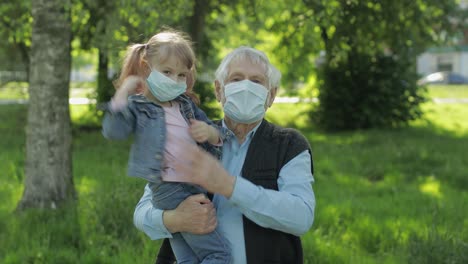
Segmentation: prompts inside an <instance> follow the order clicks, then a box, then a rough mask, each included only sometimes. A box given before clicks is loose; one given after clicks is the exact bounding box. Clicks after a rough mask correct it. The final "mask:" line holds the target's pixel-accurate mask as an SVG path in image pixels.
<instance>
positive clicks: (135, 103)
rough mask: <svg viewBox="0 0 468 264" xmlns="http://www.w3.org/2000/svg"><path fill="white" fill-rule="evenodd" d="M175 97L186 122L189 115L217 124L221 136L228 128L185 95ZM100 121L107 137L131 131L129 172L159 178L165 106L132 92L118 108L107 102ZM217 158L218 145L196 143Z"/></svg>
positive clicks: (134, 174) (218, 152)
mask: <svg viewBox="0 0 468 264" xmlns="http://www.w3.org/2000/svg"><path fill="white" fill-rule="evenodd" d="M174 100H175V101H177V102H179V103H180V111H181V113H182V116H183V117H184V118H185V120H186V121H187V123H188V124H190V121H189V119H197V120H200V121H204V122H206V123H207V124H209V125H211V126H214V127H216V129H218V131H220V132H221V133H220V135H221V139H222V140H224V138H225V134H226V133H227V130H226V129H224V128H221V127H218V126H216V125H215V124H213V122H211V121H210V120H209V119H208V118H207V116H206V114H205V113H204V112H203V111H202V110H201V109H199V108H198V107H196V106H195V104H194V103H193V102H192V100H190V99H189V98H188V97H187V96H186V95H180V96H178V97H177V98H176V99H174ZM104 108H105V110H106V114H105V116H104V120H103V123H102V134H103V135H104V137H105V138H107V139H112V140H119V139H126V138H127V137H128V136H130V135H131V134H133V135H134V142H133V144H132V147H131V150H130V157H129V160H128V175H129V176H134V177H141V178H144V179H146V180H148V181H150V182H159V181H161V172H162V169H161V165H162V162H163V155H164V147H165V142H166V125H165V124H166V120H165V114H164V109H163V108H162V107H161V106H160V105H157V104H155V103H153V102H151V101H149V100H148V99H146V97H144V96H142V95H132V96H130V97H129V98H128V105H127V107H126V108H124V109H123V110H121V111H112V110H111V109H110V107H109V104H107V105H106V106H105V107H104ZM198 145H200V146H201V147H202V148H203V149H205V150H206V151H207V152H209V153H211V154H212V155H214V156H215V157H216V158H218V159H220V158H221V147H220V146H213V145H211V144H210V143H208V142H205V143H201V144H198Z"/></svg>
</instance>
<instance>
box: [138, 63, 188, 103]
mask: <svg viewBox="0 0 468 264" xmlns="http://www.w3.org/2000/svg"><path fill="white" fill-rule="evenodd" d="M146 82H147V83H148V86H149V88H150V91H151V93H152V94H153V95H154V97H156V99H158V100H159V101H161V102H167V101H171V100H173V99H175V98H176V97H177V96H179V95H181V94H183V93H184V92H185V90H187V84H186V83H185V82H176V81H174V80H172V79H171V78H169V77H167V76H165V75H164V74H162V73H160V72H159V71H157V70H151V73H150V75H149V76H148V78H147V79H146Z"/></svg>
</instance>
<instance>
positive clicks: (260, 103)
mask: <svg viewBox="0 0 468 264" xmlns="http://www.w3.org/2000/svg"><path fill="white" fill-rule="evenodd" d="M224 96H225V97H226V102H225V103H224V114H225V115H226V116H228V117H229V118H230V119H232V120H234V121H235V122H238V123H241V124H251V123H254V122H256V121H259V120H260V119H262V118H263V116H264V115H265V102H266V99H267V96H268V90H267V89H266V88H265V87H264V86H263V85H260V84H257V83H254V82H251V81H249V80H243V81H240V82H233V83H230V84H227V85H226V86H225V87H224Z"/></svg>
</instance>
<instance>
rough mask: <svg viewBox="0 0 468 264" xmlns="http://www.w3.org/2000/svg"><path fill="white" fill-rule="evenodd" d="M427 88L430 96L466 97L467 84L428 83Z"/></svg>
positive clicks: (467, 94)
mask: <svg viewBox="0 0 468 264" xmlns="http://www.w3.org/2000/svg"><path fill="white" fill-rule="evenodd" d="M427 90H428V93H429V97H431V98H468V85H430V86H428V87H427Z"/></svg>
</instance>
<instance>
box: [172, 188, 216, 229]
mask: <svg viewBox="0 0 468 264" xmlns="http://www.w3.org/2000/svg"><path fill="white" fill-rule="evenodd" d="M163 221H164V225H165V226H166V228H167V229H168V230H169V232H171V233H176V232H188V233H192V234H199V235H202V234H207V233H210V232H212V231H214V230H215V228H216V225H217V224H218V222H217V219H216V211H215V209H214V207H213V204H212V203H211V201H210V200H209V199H208V198H206V197H205V195H203V194H196V195H192V196H189V197H188V198H187V199H185V200H184V201H183V202H181V203H180V204H179V206H177V208H176V209H174V210H166V211H164V213H163Z"/></svg>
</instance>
